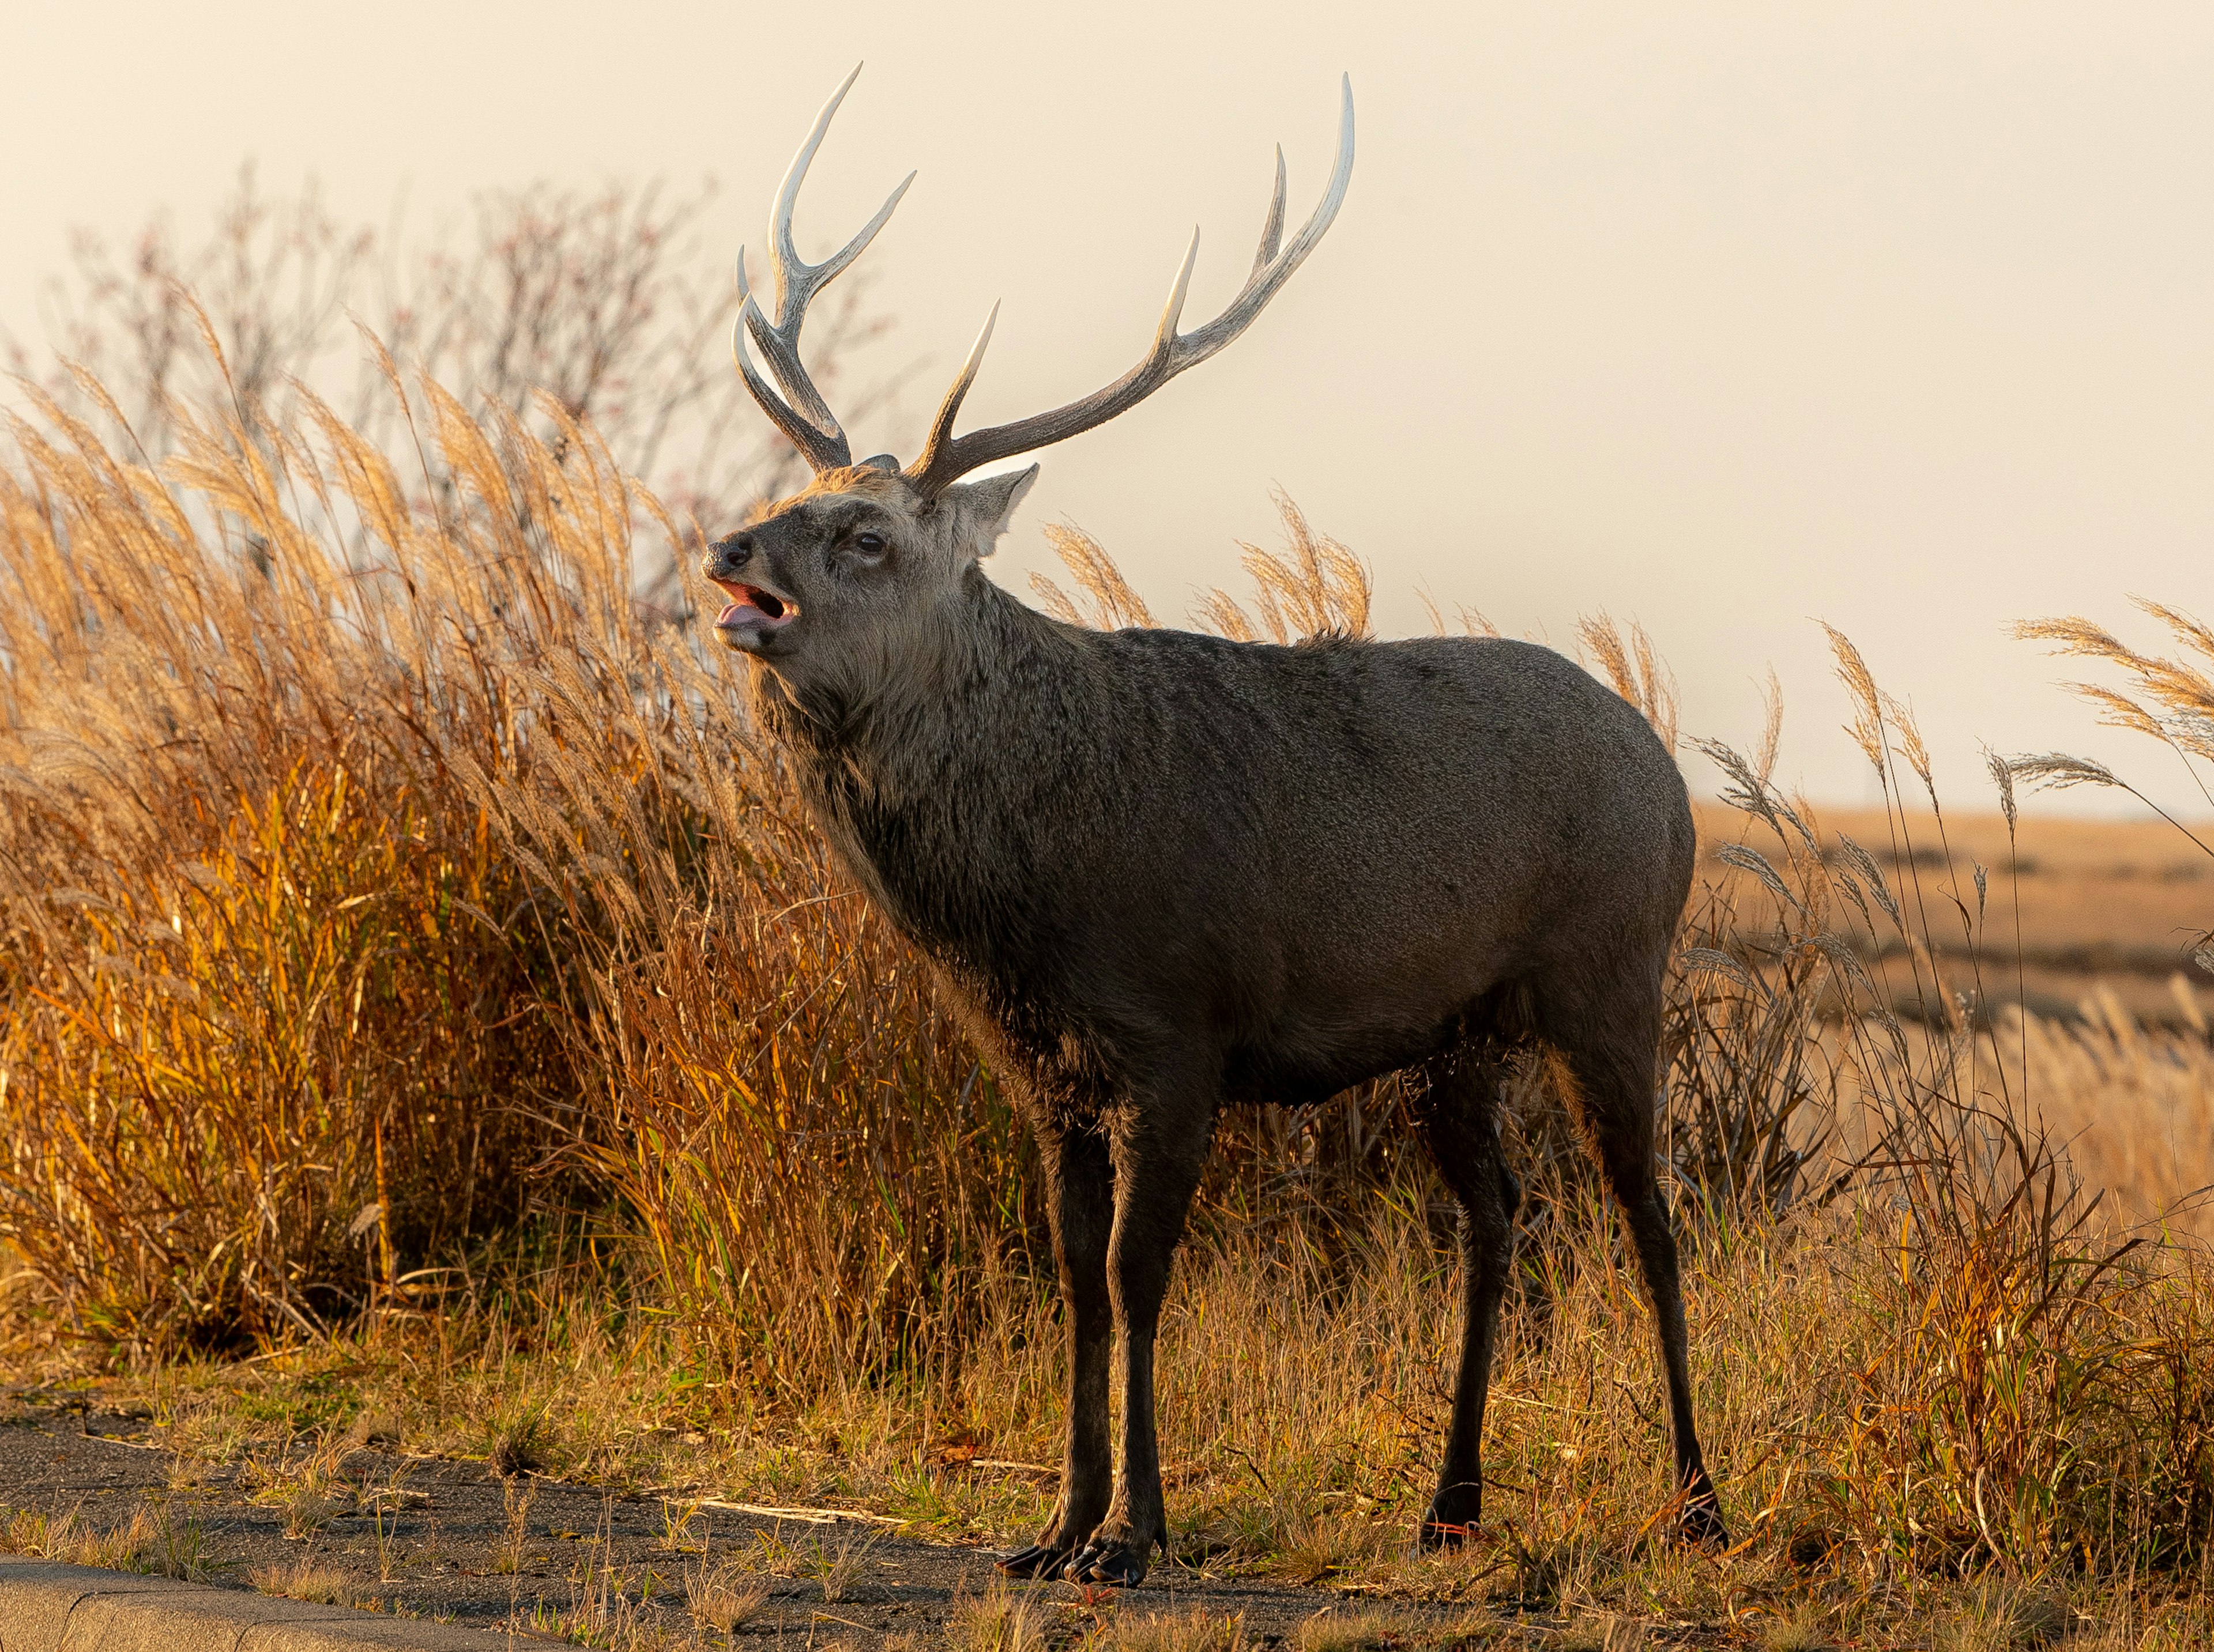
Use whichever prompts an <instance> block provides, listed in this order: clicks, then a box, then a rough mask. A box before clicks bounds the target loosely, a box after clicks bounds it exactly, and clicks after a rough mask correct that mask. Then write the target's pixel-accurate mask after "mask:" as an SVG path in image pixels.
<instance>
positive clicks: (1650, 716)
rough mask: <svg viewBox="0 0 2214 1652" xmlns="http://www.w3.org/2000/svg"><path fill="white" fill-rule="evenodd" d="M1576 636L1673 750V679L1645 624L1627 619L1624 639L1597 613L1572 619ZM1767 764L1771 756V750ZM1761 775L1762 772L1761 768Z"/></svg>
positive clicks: (1771, 762)
mask: <svg viewBox="0 0 2214 1652" xmlns="http://www.w3.org/2000/svg"><path fill="white" fill-rule="evenodd" d="M1576 635H1577V637H1579V638H1581V641H1582V643H1583V645H1584V646H1585V647H1586V648H1587V649H1590V650H1591V652H1592V653H1593V655H1595V656H1596V657H1597V658H1598V660H1599V664H1600V665H1602V666H1604V667H1605V668H1606V674H1607V677H1608V680H1610V681H1611V682H1612V684H1613V686H1614V692H1616V693H1618V694H1619V695H1621V696H1622V698H1624V699H1625V700H1628V701H1629V702H1630V704H1632V705H1634V706H1636V708H1637V710H1639V712H1640V713H1641V714H1642V715H1643V716H1644V718H1645V721H1646V722H1648V723H1650V724H1652V726H1653V732H1654V734H1656V735H1660V736H1661V744H1662V745H1664V746H1666V747H1667V748H1668V749H1669V750H1670V751H1671V752H1673V751H1674V750H1675V749H1676V680H1675V678H1674V677H1673V675H1672V674H1670V673H1669V671H1668V670H1667V668H1666V667H1665V666H1663V665H1662V664H1661V660H1660V655H1658V653H1657V652H1655V650H1654V647H1653V639H1652V638H1651V637H1648V636H1647V635H1646V634H1645V627H1644V626H1642V625H1638V624H1636V622H1635V621H1633V622H1631V625H1630V635H1629V636H1628V637H1626V638H1625V637H1624V636H1623V633H1622V629H1621V627H1620V626H1618V625H1616V624H1615V622H1614V620H1613V619H1612V618H1611V617H1610V616H1609V615H1607V614H1605V613H1598V614H1593V615H1591V616H1588V617H1587V618H1585V619H1580V620H1578V621H1577V622H1576ZM1768 763H1769V766H1771V767H1773V766H1774V764H1775V756H1774V754H1773V753H1771V754H1770V756H1769V759H1768ZM1763 776H1764V777H1765V771H1763Z"/></svg>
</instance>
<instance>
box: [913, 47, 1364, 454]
mask: <svg viewBox="0 0 2214 1652" xmlns="http://www.w3.org/2000/svg"><path fill="white" fill-rule="evenodd" d="M1352 176H1353V77H1352V76H1346V77H1345V81H1344V103H1343V111H1342V113H1341V115H1340V116H1339V119H1338V129H1337V162H1336V165H1335V166H1333V167H1332V168H1330V187H1329V188H1328V189H1327V190H1325V191H1324V193H1323V198H1322V203H1321V204H1320V205H1318V206H1317V207H1316V208H1315V210H1314V216H1312V217H1311V218H1309V219H1308V220H1307V221H1306V227H1305V228H1303V229H1301V230H1300V233H1299V234H1298V235H1294V237H1292V242H1291V245H1290V246H1288V247H1284V248H1283V250H1282V251H1281V252H1279V251H1278V250H1277V244H1278V242H1279V241H1280V240H1281V237H1282V235H1283V232H1284V152H1283V150H1282V149H1281V148H1279V149H1277V151H1276V190H1275V198H1274V199H1272V200H1271V201H1270V202H1269V220H1268V223H1267V224H1266V225H1265V226H1264V227H1263V229H1262V231H1261V249H1260V251H1259V252H1258V253H1256V254H1255V255H1254V259H1253V272H1252V273H1251V275H1250V276H1248V277H1246V279H1245V288H1244V290H1242V291H1240V292H1239V293H1238V296H1237V297H1235V298H1234V299H1232V300H1231V302H1230V307H1229V308H1227V309H1226V310H1224V311H1223V312H1222V314H1220V315H1218V316H1216V317H1215V318H1214V320H1212V321H1209V322H1208V323H1207V325H1206V326H1202V327H1198V328H1196V329H1195V330H1194V331H1192V332H1177V321H1178V320H1181V319H1182V317H1183V297H1184V290H1185V289H1186V288H1187V287H1189V286H1190V283H1191V268H1192V264H1193V261H1194V260H1195V259H1197V258H1198V256H1199V231H1198V230H1196V229H1195V230H1193V231H1192V232H1191V245H1190V247H1189V248H1188V249H1187V250H1186V251H1185V253H1184V255H1183V265H1182V266H1181V267H1180V268H1179V269H1178V270H1177V275H1176V280H1175V282H1174V283H1172V284H1171V286H1170V288H1169V302H1168V303H1167V305H1166V306H1165V308H1163V309H1162V311H1161V322H1160V326H1159V328H1158V329H1156V331H1155V332H1154V334H1153V348H1152V349H1151V350H1149V351H1147V352H1146V355H1145V357H1144V359H1143V360H1141V362H1139V363H1138V364H1137V365H1136V366H1135V367H1134V368H1132V369H1130V370H1129V371H1128V373H1125V374H1124V375H1122V377H1121V378H1119V379H1117V380H1116V381H1115V382H1114V383H1112V384H1110V385H1108V386H1107V387H1105V388H1104V389H1100V390H1095V391H1094V392H1092V394H1090V395H1088V396H1086V397H1084V398H1082V399H1079V400H1077V401H1072V402H1070V403H1069V404H1068V405H1067V406H1065V407H1056V408H1055V409H1054V410H1053V411H1051V412H1047V413H1037V414H1033V415H1032V416H1031V418H1023V419H1017V420H1015V421H1014V422H1013V423H1012V424H995V425H994V426H992V427H991V428H989V429H988V430H971V431H970V432H969V434H968V435H966V436H955V435H954V434H953V420H954V417H955V416H956V415H957V413H959V412H960V411H961V402H962V399H963V397H965V396H966V395H967V394H968V393H969V385H970V384H972V383H974V382H975V381H976V368H977V364H978V363H981V362H982V360H983V359H984V346H985V345H987V344H989V343H991V341H992V326H993V323H994V322H995V321H997V320H999V319H1000V307H999V306H998V305H997V304H994V305H993V306H992V313H991V314H989V315H988V316H986V317H985V318H984V330H983V332H981V333H979V334H978V335H977V337H976V344H975V345H974V347H973V348H971V349H970V351H969V359H968V361H967V362H966V363H964V364H963V367H962V369H961V371H960V373H959V374H958V375H956V376H955V378H954V381H953V387H952V388H951V389H950V390H948V391H947V392H946V393H945V401H944V403H943V404H941V405H940V406H939V410H938V417H937V418H935V419H934V420H933V421H932V423H931V427H930V437H929V440H928V441H927V442H925V443H924V444H923V449H922V454H921V455H920V457H919V458H918V459H916V460H915V461H914V463H913V464H912V465H909V466H908V467H907V472H906V473H907V476H908V479H909V480H910V481H912V482H914V484H915V485H917V486H918V487H920V489H921V490H922V491H924V492H926V493H934V492H936V491H938V490H939V489H940V488H943V487H944V486H945V485H946V484H947V483H949V482H951V481H952V480H954V479H955V478H957V477H960V476H963V475H966V474H967V473H968V472H970V471H973V470H975V469H976V467H977V466H980V465H988V464H990V463H992V462H993V461H994V460H999V459H1006V458H1008V457H1010V456H1011V455H1012V454H1018V453H1027V452H1029V451H1030V450H1031V448H1043V447H1046V446H1049V444H1051V443H1053V442H1065V441H1067V439H1068V438H1069V437H1070V436H1077V435H1080V434H1081V433H1082V432H1084V431H1086V430H1091V429H1092V427H1093V426H1095V425H1098V424H1105V423H1106V422H1107V421H1108V420H1109V419H1110V418H1114V417H1115V416H1116V414H1117V413H1121V412H1124V411H1128V409H1130V408H1132V407H1135V406H1136V405H1138V404H1139V403H1140V402H1141V401H1143V400H1144V399H1146V398H1147V396H1150V395H1152V394H1153V392H1154V391H1156V390H1158V389H1159V388H1160V387H1162V386H1163V385H1165V384H1166V383H1167V382H1168V381H1170V380H1171V379H1172V378H1174V377H1176V375H1177V374H1179V373H1181V372H1183V370H1184V369H1186V368H1188V367H1196V366H1197V365H1198V364H1199V363H1202V362H1203V361H1205V360H1206V359H1207V358H1208V357H1210V356H1212V355H1214V352H1215V351H1218V350H1220V349H1221V348H1222V347H1223V346H1224V345H1225V344H1228V343H1229V342H1230V341H1231V340H1232V338H1236V337H1237V336H1238V334H1239V333H1241V332H1245V329H1246V328H1247V327H1249V326H1251V325H1252V324H1253V319H1254V317H1256V316H1257V315H1258V314H1260V313H1261V312H1262V310H1263V308H1266V306H1267V305H1268V302H1269V300H1270V299H1272V298H1274V297H1275V296H1276V293H1277V291H1278V290H1279V289H1281V287H1282V286H1283V284H1284V283H1286V282H1287V281H1288V280H1290V279H1291V277H1292V271H1294V270H1296V269H1298V268H1299V267H1300V264H1301V263H1302V262H1303V261H1304V260H1305V259H1306V255H1307V254H1308V253H1312V251H1314V249H1315V246H1316V243H1318V241H1321V240H1322V238H1323V235H1324V231H1326V230H1328V229H1329V228H1330V223H1331V221H1332V220H1334V219H1335V218H1336V216H1337V209H1338V207H1339V206H1340V205H1341V204H1342V203H1343V202H1344V200H1345V189H1346V185H1347V183H1348V182H1349V180H1351V178H1352Z"/></svg>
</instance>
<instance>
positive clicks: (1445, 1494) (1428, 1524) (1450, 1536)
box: [1415, 1480, 1483, 1550]
mask: <svg viewBox="0 0 2214 1652" xmlns="http://www.w3.org/2000/svg"><path fill="white" fill-rule="evenodd" d="M1482 1510H1483V1492H1482V1491H1481V1490H1479V1489H1478V1488H1477V1485H1476V1484H1475V1482H1473V1481H1460V1480H1457V1481H1455V1482H1453V1484H1450V1485H1446V1486H1440V1488H1439V1490H1438V1494H1437V1496H1435V1497H1432V1498H1431V1499H1430V1506H1429V1507H1428V1509H1424V1510H1423V1511H1422V1526H1421V1527H1419V1528H1418V1529H1417V1530H1416V1533H1415V1543H1416V1546H1417V1547H1418V1548H1422V1549H1426V1550H1427V1549H1458V1548H1459V1547H1460V1546H1461V1545H1464V1544H1465V1543H1466V1542H1467V1541H1468V1540H1469V1539H1470V1538H1471V1537H1473V1536H1474V1535H1475V1534H1476V1522H1477V1515H1479V1514H1480V1513H1481V1512H1482Z"/></svg>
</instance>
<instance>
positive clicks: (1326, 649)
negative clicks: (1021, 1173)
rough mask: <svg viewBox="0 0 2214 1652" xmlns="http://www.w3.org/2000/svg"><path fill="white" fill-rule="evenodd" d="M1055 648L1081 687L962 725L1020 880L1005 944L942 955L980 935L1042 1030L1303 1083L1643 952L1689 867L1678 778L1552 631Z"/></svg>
mask: <svg viewBox="0 0 2214 1652" xmlns="http://www.w3.org/2000/svg"><path fill="white" fill-rule="evenodd" d="M1070 646H1071V647H1073V649H1075V650H1076V653H1077V655H1078V656H1079V668H1078V670H1077V672H1076V674H1075V680H1076V682H1077V683H1078V684H1079V685H1080V686H1077V687H1075V688H1073V689H1071V688H1068V686H1067V683H1066V682H1065V681H1064V680H1063V678H1062V674H1061V672H1059V671H1055V672H1054V673H1052V674H1051V676H1052V678H1053V680H1054V686H1055V689H1056V690H1057V691H1062V692H1059V693H1057V694H1056V697H1055V698H1054V699H1053V700H1052V702H1051V703H1050V704H1049V705H1046V706H1035V707H1034V708H1033V709H1034V710H1037V712H1038V713H1039V715H1036V716H1024V713H1023V710H1022V706H1023V704H1024V703H1023V702H1019V701H1018V702H1017V703H1016V705H1015V707H1014V708H1013V709H1014V715H1015V716H1017V717H1018V718H1019V719H1020V724H1019V726H1010V727H1008V728H979V729H976V730H973V731H972V737H973V738H975V739H976V740H977V741H981V742H982V743H983V744H984V745H985V746H987V747H989V748H990V749H991V750H993V751H994V753H995V756H994V763H995V765H996V766H997V767H998V769H999V770H1000V773H1001V775H1002V776H1003V777H1004V779H1005V780H1006V783H1007V791H1006V795H1007V796H1009V798H1010V799H1011V800H1013V799H1019V802H1012V804H1011V807H1012V808H1013V809H1014V810H1015V811H1016V814H1011V816H1010V818H1009V819H1008V820H1007V822H1006V827H1007V832H1008V834H1009V836H1010V837H1011V838H1016V839H1019V840H1020V841H1021V843H1022V844H1023V845H1024V847H1023V850H1022V855H1023V858H1024V861H1025V863H1027V864H1028V865H1029V866H1030V867H1031V869H1032V872H1031V878H1030V882H1031V885H1032V886H1034V887H1032V888H1031V889H1030V890H1029V891H1028V892H1027V893H1025V896H1024V907H1025V910H1024V911H1022V912H1020V913H1018V914H1008V915H1007V917H1006V924H1005V928H1006V934H1005V935H1004V936H1003V937H1001V938H1002V939H1003V940H1004V942H1006V945H1004V946H1001V945H1000V943H999V942H997V941H994V940H993V939H992V938H990V937H985V938H983V939H982V940H972V941H971V942H969V943H967V945H966V946H965V947H964V946H963V945H960V944H957V945H956V947H955V948H954V950H956V951H957V952H970V953H982V954H994V953H996V954H998V957H997V962H998V963H999V964H1000V967H999V968H997V969H993V968H991V967H990V965H991V963H992V961H993V960H991V959H989V958H982V959H979V960H978V961H980V962H984V963H986V964H987V973H988V974H990V975H992V976H994V978H996V982H997V985H996V989H995V991H994V994H993V996H997V997H1003V998H1005V999H1006V1000H1008V1002H1009V1003H1010V1007H1012V1008H1013V1009H1017V1010H1018V1011H1019V1012H1021V1013H1022V1014H1024V1015H1027V1016H1030V1017H1031V1018H1032V1021H1033V1024H1034V1026H1035V1028H1036V1031H1037V1033H1039V1034H1040V1035H1041V1036H1042V1037H1043V1035H1045V1034H1047V1033H1051V1032H1052V1030H1053V1029H1054V1028H1055V1027H1056V1026H1062V1027H1067V1026H1073V1027H1077V1028H1079V1032H1078V1033H1076V1034H1075V1035H1074V1036H1075V1037H1076V1038H1077V1039H1078V1040H1079V1042H1080V1041H1081V1039H1083V1038H1084V1037H1087V1036H1091V1035H1092V1032H1093V1031H1097V1032H1098V1035H1099V1036H1100V1037H1101V1038H1103V1039H1105V1040H1106V1041H1107V1042H1108V1043H1110V1044H1112V1043H1116V1042H1117V1041H1118V1040H1119V1041H1120V1043H1122V1044H1123V1045H1135V1046H1143V1045H1145V1044H1147V1041H1148V1040H1150V1039H1155V1038H1159V1039H1166V1040H1169V1041H1171V1042H1177V1043H1182V1042H1184V1041H1186V1040H1189V1039H1205V1040H1210V1041H1212V1042H1214V1044H1216V1045H1218V1046H1220V1049H1221V1050H1222V1052H1223V1053H1224V1059H1225V1061H1226V1065H1227V1066H1228V1067H1229V1068H1230V1069H1232V1070H1244V1071H1247V1072H1249V1073H1250V1074H1251V1075H1252V1076H1253V1082H1254V1083H1255V1084H1256V1085H1259V1086H1263V1087H1275V1088H1283V1087H1285V1086H1289V1087H1291V1088H1309V1089H1312V1090H1314V1091H1315V1092H1316V1093H1318V1094H1326V1093H1328V1091H1329V1090H1331V1089H1335V1088H1339V1087H1340V1086H1341V1085H1342V1083H1344V1082H1350V1080H1351V1079H1352V1078H1355V1077H1359V1076H1367V1074H1368V1073H1371V1072H1376V1071H1382V1070H1388V1069H1390V1068H1391V1067H1394V1066H1398V1065H1401V1064H1405V1063H1406V1062H1408V1061H1411V1060H1414V1059H1418V1058H1420V1057H1421V1056H1422V1054H1425V1053H1427V1052H1428V1049H1429V1048H1431V1047H1434V1045H1436V1044H1437V1042H1438V1041H1439V1039H1440V1038H1441V1037H1443V1036H1444V1035H1445V1029H1446V1027H1448V1025H1449V1024H1450V1023H1451V1022H1452V1021H1453V1019H1454V1018H1455V1017H1456V1016H1458V1015H1459V1014H1461V1013H1462V1011H1464V1010H1465V1009H1467V1008H1468V1007H1470V1006H1471V1004H1473V1003H1475V1002H1476V1001H1477V1000H1478V999H1479V998H1481V997H1483V995H1484V994H1485V993H1487V992H1489V991H1491V990H1492V989H1493V988H1495V987H1496V986H1498V985H1499V984H1501V983H1503V982H1506V981H1509V980H1512V979H1514V978H1517V977H1519V976H1522V975H1526V974H1529V973H1531V972H1535V971H1541V970H1546V969H1557V968H1562V967H1569V968H1575V967H1581V966H1586V965H1587V964H1591V965H1593V966H1597V967H1602V968H1629V969H1630V970H1632V971H1636V970H1647V971H1650V972H1654V973H1655V974H1656V975H1657V972H1658V971H1659V970H1660V969H1661V966H1662V965H1663V963H1664V961H1665V958H1666V954H1667V947H1668V944H1669V940H1670V937H1671V936H1672V934H1673V929H1674V925H1675V924H1676V921H1677V918H1678V917H1679V914H1680V912H1681V911H1682V908H1683V904H1684V899H1685V894H1686V893H1687V891H1688V888H1689V886H1690V880H1691V863H1692V855H1693V846H1692V829H1691V814H1690V807H1689V803H1688V800H1687V798H1686V795H1685V788H1684V783H1683V781H1682V779H1681V777H1680V776H1679V774H1678V772H1677V771H1676V767H1675V764H1674V761H1673V759H1672V758H1671V757H1670V755H1669V753H1667V751H1666V750H1665V749H1664V748H1663V747H1662V746H1661V742H1660V741H1659V740H1658V739H1657V738H1656V737H1655V736H1654V734H1653V732H1652V731H1651V729H1650V728H1648V726H1647V725H1646V723H1645V722H1644V720H1643V718H1642V716H1640V715H1639V714H1638V713H1637V712H1636V710H1634V709H1633V708H1631V707H1630V705H1628V704H1625V703H1624V701H1623V700H1622V699H1621V698H1619V697H1618V696H1617V695H1615V694H1614V693H1612V692H1610V691H1609V690H1607V689H1605V688H1604V687H1602V686H1600V685H1599V684H1598V683H1597V682H1596V681H1594V680H1593V679H1592V678H1591V677H1590V676H1589V675H1588V674H1587V673H1585V672H1584V671H1583V670H1581V668H1578V667H1577V666H1575V664H1573V663H1572V662H1571V661H1568V660H1566V659H1564V658H1563V657H1562V656H1561V655H1558V654H1556V653H1554V652H1553V651H1552V650H1550V649H1544V648H1539V647H1536V646H1534V645H1532V644H1529V643H1517V642H1510V641H1505V640H1501V639H1479V638H1434V639H1424V640H1416V641H1406V642H1392V643H1369V642H1354V641H1324V642H1321V643H1311V644H1301V645H1297V646H1293V647H1288V648H1286V647H1273V646H1268V645H1257V644H1251V643H1242V644H1241V643H1229V642H1226V641H1222V640H1220V639H1218V638H1214V637H1201V636H1196V635H1192V634H1190V633H1183V632H1175V631H1125V632H1117V633H1114V634H1111V635H1105V636H1101V635H1097V634H1092V635H1086V636H1083V637H1075V638H1072V639H1070ZM1034 698H1035V696H1034ZM1017 817H1018V818H1017ZM1069 1036H1070V1035H1069V1034H1067V1033H1066V1032H1064V1033H1062V1034H1061V1042H1063V1043H1064V1044H1066V1043H1067V1041H1068V1039H1069ZM1110 1064H1111V1063H1110Z"/></svg>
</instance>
